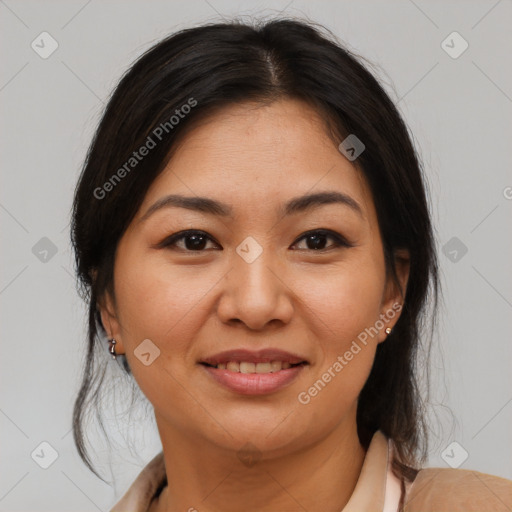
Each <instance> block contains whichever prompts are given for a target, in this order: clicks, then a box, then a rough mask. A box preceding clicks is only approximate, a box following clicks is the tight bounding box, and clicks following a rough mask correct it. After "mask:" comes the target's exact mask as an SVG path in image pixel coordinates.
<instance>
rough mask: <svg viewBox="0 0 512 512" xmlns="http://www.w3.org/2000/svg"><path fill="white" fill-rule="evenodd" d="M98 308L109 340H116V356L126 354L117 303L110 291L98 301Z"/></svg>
mask: <svg viewBox="0 0 512 512" xmlns="http://www.w3.org/2000/svg"><path fill="white" fill-rule="evenodd" d="M97 308H98V310H99V312H100V316H101V323H102V324H103V327H104V329H105V331H106V332H107V337H108V339H112V338H114V339H115V340H116V354H124V353H125V349H124V345H123V340H122V335H121V325H120V322H119V320H118V317H117V313H116V307H115V301H114V300H113V298H112V295H111V293H110V292H109V291H105V293H104V294H103V296H102V297H100V298H99V299H98V301H97Z"/></svg>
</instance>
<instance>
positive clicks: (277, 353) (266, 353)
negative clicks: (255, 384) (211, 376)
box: [200, 348, 307, 366]
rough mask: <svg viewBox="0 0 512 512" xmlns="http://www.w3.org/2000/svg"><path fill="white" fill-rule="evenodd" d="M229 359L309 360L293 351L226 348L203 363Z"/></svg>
mask: <svg viewBox="0 0 512 512" xmlns="http://www.w3.org/2000/svg"><path fill="white" fill-rule="evenodd" d="M229 361H236V362H238V363H241V362H248V363H269V362H271V361H282V362H288V363H290V364H299V363H304V362H307V360H306V359H305V358H304V357H301V356H299V355H297V354H292V353H291V352H285V351H284V350H279V349H273V348H266V349H262V350H246V349H235V350H226V351H224V352H219V353H218V354H214V355H212V356H208V357H205V358H203V359H201V361H200V362H201V363H206V364H210V365H213V366H214V365H217V364H220V363H228V362H229Z"/></svg>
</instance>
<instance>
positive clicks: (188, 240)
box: [158, 231, 217, 252]
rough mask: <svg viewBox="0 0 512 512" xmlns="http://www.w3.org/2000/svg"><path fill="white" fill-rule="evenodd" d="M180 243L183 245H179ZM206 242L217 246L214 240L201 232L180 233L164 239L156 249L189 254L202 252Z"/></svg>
mask: <svg viewBox="0 0 512 512" xmlns="http://www.w3.org/2000/svg"><path fill="white" fill-rule="evenodd" d="M182 241H183V243H181V242H182ZM208 241H211V242H213V243H214V244H215V245H217V244H216V242H214V240H213V239H212V238H211V237H210V236H209V235H207V234H206V233H204V232H203V231H181V232H179V233H175V234H174V235H171V236H170V237H168V238H166V239H165V240H164V241H163V242H161V243H160V244H158V247H159V248H164V247H165V248H170V249H174V248H177V249H179V250H182V251H189V252H203V251H204V249H205V248H206V246H207V244H208ZM178 242H179V243H178Z"/></svg>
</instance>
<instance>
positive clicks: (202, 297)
mask: <svg viewBox="0 0 512 512" xmlns="http://www.w3.org/2000/svg"><path fill="white" fill-rule="evenodd" d="M363 142H364V141H363ZM125 179H130V177H129V176H128V177H126V178H125ZM336 194H337V195H336ZM173 198H174V199H173ZM180 204H181V206H180ZM185 230H190V231H191V232H192V233H189V234H188V235H186V236H182V237H179V236H177V237H175V239H174V240H172V239H171V236H173V235H175V234H177V233H179V232H183V231H185ZM398 272H399V275H400V278H401V281H402V285H403V286H404V293H405V285H406V281H407V277H408V264H407V262H406V261H405V260H404V261H401V262H399V266H398ZM114 293H115V302H114V301H112V300H110V298H109V297H106V302H105V307H103V308H102V319H103V324H104V325H105V327H106V328H107V331H108V332H109V334H111V335H112V336H113V337H114V338H115V339H116V341H117V345H116V350H117V352H118V353H126V357H127V358H128V362H129V364H130V367H131V369H132V372H133V375H134V377H135V379H136V381H137V382H138V384H139V386H140V388H141V389H142V391H143V392H144V393H145V395H146V396H147V398H148V399H149V400H150V402H151V403H152V405H153V406H154V409H155V416H156V419H157V423H158V427H159V430H160V432H161V433H163V434H165V435H174V436H176V435H179V433H185V432H186V435H187V436H189V438H195V439H197V440H200V441H201V442H205V441H207V442H211V443H213V444H215V445H216V446H217V447H221V448H226V449H234V450H238V449H240V448H241V447H242V446H243V445H245V444H246V443H247V442H250V443H251V444H252V445H254V446H256V447H257V449H258V450H260V451H261V452H262V453H264V454H265V453H266V454H270V453H274V454H278V453H285V452H286V451H287V450H293V449H298V447H304V446H305V445H308V444H312V443H316V442H318V441H319V440H321V439H322V438H325V437H326V436H328V435H330V434H331V433H332V432H333V431H335V430H336V429H338V428H342V426H345V427H347V425H351V427H353V426H354V425H355V411H356V405H357V397H358V395H359V393H360V391H361V389H362V387H363V385H364V383H365V381H366V379H367V377H368V375H369V372H370V369H371V366H372V363H373V360H374V355H375V350H376V347H377V344H378V343H380V342H382V341H383V340H384V339H385V338H386V334H385V329H386V327H392V326H393V325H394V324H395V323H396V321H397V320H398V316H399V309H400V307H399V306H398V305H399V304H401V302H402V301H401V295H400V292H399V290H398V289H397V288H396V287H394V286H393V285H392V283H391V281H387V280H386V272H385V266H384V254H383V247H382V241H381V238H380V232H379V228H378V223H377V217H376V212H375V209H374V205H373V201H372V198H371V195H370V190H369V188H368V186H367V184H366V183H365V180H364V179H363V177H362V174H361V173H360V171H358V170H357V169H356V168H355V166H354V165H353V164H352V163H351V162H350V161H348V160H347V159H346V158H345V157H344V156H343V155H342V154H341V153H340V151H339V150H338V148H337V147H336V145H335V144H334V143H333V142H332V141H331V139H330V138H329V137H328V136H327V134H326V132H325V127H324V124H323V122H322V121H321V120H320V118H319V117H318V116H317V114H316V113H315V111H314V110H312V109H311V108H310V107H309V106H307V105H306V104H304V103H302V102H299V101H296V100H281V101H278V102H274V103H272V104H271V105H269V106H257V105H254V104H239V105H236V106H232V107H229V108H226V109H224V110H223V111H222V113H220V114H217V115H215V116H213V117H212V118H210V119H209V120H208V122H204V123H203V124H201V125H200V126H198V127H196V128H195V129H194V130H192V131H191V132H190V133H189V134H188V135H187V136H186V137H185V139H184V140H183V143H182V145H181V147H180V148H179V150H178V151H177V153H176V154H175V156H174V157H173V158H172V159H171V161H170V162H169V164H168V166H167V167H166V169H165V170H164V172H163V173H162V174H161V175H160V176H159V177H158V178H157V179H156V180H155V181H154V182H153V184H152V186H151V188H150V189H149V190H148V193H147V195H146V197H145V199H144V202H143V204H142V206H141V208H140V210H139V212H138V213H137V215H136V218H135V219H134V220H133V222H132V223H131V225H130V226H129V227H128V229H127V231H126V233H125V234H124V236H123V237H122V239H121V240H120V242H119V245H118V250H117V254H116V260H115V270H114ZM297 363H299V364H297ZM288 366H289V367H288ZM239 370H241V372H240V371H239ZM245 372H249V373H245ZM254 372H255V373H254Z"/></svg>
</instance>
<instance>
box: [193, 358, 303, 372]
mask: <svg viewBox="0 0 512 512" xmlns="http://www.w3.org/2000/svg"><path fill="white" fill-rule="evenodd" d="M201 364H202V365H204V366H207V367H209V368H216V369H218V370H228V371H230V372H233V373H244V374H251V373H257V374H265V373H277V372H280V371H281V370H288V369H289V368H294V367H296V366H304V365H306V364H307V363H306V361H301V362H299V363H295V364H292V363H290V362H288V361H277V360H276V361H266V362H261V363H253V362H249V361H240V362H239V361H227V362H225V363H218V364H208V363H205V362H202V363H201Z"/></svg>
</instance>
